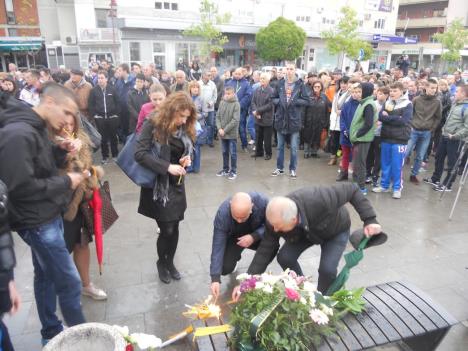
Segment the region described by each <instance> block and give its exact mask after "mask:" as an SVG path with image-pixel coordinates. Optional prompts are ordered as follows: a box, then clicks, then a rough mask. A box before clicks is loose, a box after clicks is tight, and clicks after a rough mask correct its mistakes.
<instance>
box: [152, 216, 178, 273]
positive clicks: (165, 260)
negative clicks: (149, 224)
mask: <svg viewBox="0 0 468 351" xmlns="http://www.w3.org/2000/svg"><path fill="white" fill-rule="evenodd" d="M156 222H157V223H158V227H159V230H160V233H159V237H158V241H157V243H156V247H157V250H158V257H159V262H161V263H162V264H164V265H171V264H173V263H174V256H175V253H176V251H177V244H178V243H179V223H180V222H179V221H172V222H163V221H156Z"/></svg>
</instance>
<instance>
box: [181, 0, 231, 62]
mask: <svg viewBox="0 0 468 351" xmlns="http://www.w3.org/2000/svg"><path fill="white" fill-rule="evenodd" d="M200 19H201V21H200V23H198V24H192V25H191V26H190V27H189V28H188V29H186V30H184V32H183V34H184V35H186V36H191V37H197V38H202V39H203V42H202V44H201V47H200V54H201V56H204V57H205V58H209V56H210V54H211V53H213V52H215V53H221V52H223V45H224V44H226V43H227V42H228V41H229V40H228V38H227V36H226V35H224V34H223V33H222V32H221V31H220V30H219V29H218V27H217V26H218V25H221V24H225V23H228V22H229V21H230V19H231V15H230V14H219V10H218V6H217V5H216V4H215V3H213V2H211V1H209V0H203V1H202V2H201V5H200Z"/></svg>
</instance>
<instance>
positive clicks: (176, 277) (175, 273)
mask: <svg viewBox="0 0 468 351" xmlns="http://www.w3.org/2000/svg"><path fill="white" fill-rule="evenodd" d="M167 270H168V271H169V274H170V275H171V277H172V279H174V280H180V278H181V276H180V272H179V271H178V270H177V268H176V267H175V266H174V262H171V263H168V264H167Z"/></svg>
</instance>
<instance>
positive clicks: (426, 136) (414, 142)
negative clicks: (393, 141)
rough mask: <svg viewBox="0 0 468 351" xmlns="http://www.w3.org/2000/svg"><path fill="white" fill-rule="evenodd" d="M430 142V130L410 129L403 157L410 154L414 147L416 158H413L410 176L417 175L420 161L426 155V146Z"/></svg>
mask: <svg viewBox="0 0 468 351" xmlns="http://www.w3.org/2000/svg"><path fill="white" fill-rule="evenodd" d="M430 142H431V131H430V130H421V131H419V130H414V129H413V130H412V131H411V138H410V140H409V142H408V148H407V149H406V155H405V158H406V157H408V156H410V155H411V153H412V152H413V150H414V149H416V159H415V160H414V165H413V169H412V170H411V175H412V176H417V175H418V173H419V169H420V168H421V163H422V162H423V160H424V156H425V155H426V151H427V148H428V147H429V143H430Z"/></svg>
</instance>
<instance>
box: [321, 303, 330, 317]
mask: <svg viewBox="0 0 468 351" xmlns="http://www.w3.org/2000/svg"><path fill="white" fill-rule="evenodd" d="M320 309H321V310H322V311H323V313H325V314H326V315H328V316H333V309H332V308H330V307H328V306H327V305H324V304H323V303H321V304H320Z"/></svg>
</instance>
